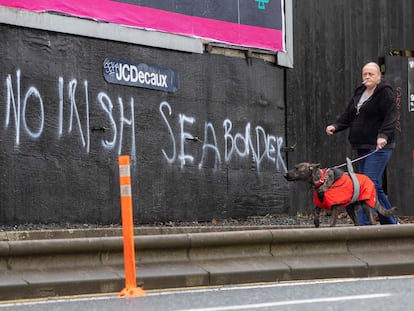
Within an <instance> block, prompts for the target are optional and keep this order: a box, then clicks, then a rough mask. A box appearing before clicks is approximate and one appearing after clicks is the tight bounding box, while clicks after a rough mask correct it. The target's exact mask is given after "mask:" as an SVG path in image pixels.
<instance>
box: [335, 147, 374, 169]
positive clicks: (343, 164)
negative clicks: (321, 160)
mask: <svg viewBox="0 0 414 311" xmlns="http://www.w3.org/2000/svg"><path fill="white" fill-rule="evenodd" d="M378 150H379V149H375V150H374V151H371V152H370V153H367V154H365V155H363V156H361V157H359V158H356V159H353V160H351V163H354V162H358V161H360V160H362V159H365V158H367V157H369V156H370V155H373V154H374V153H375V152H377V151H378ZM345 165H347V162H345V163H342V164H340V165H337V166H333V167H332V168H340V167H342V166H345Z"/></svg>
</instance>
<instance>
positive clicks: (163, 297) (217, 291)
mask: <svg viewBox="0 0 414 311" xmlns="http://www.w3.org/2000/svg"><path fill="white" fill-rule="evenodd" d="M413 290H414V277H413V276H402V277H389V278H366V279H341V280H322V281H307V282H288V283H265V284H253V285H244V286H222V287H213V288H192V289H177V290H168V291H165V290H164V291H148V292H147V295H146V296H145V297H136V298H122V297H118V296H117V295H116V294H113V295H105V296H103V295H99V296H88V297H67V298H58V299H49V300H33V301H9V302H3V303H0V311H5V310H19V311H24V310H31V311H40V310H42V311H48V310H53V311H59V310H61V311H79V310H87V311H94V310H100V311H104V310H119V311H124V310H125V311H129V310H134V311H139V310H145V311H164V310H166V311H167V310H168V311H230V310H236V311H241V310H257V311H268V310H283V311H286V310H312V311H314V310H341V311H347V310H350V311H351V310H352V311H358V310H363V311H369V310H375V311H382V310H384V311H385V310H387V311H389V310H413V308H414V307H413V306H414V295H413V294H412V293H413Z"/></svg>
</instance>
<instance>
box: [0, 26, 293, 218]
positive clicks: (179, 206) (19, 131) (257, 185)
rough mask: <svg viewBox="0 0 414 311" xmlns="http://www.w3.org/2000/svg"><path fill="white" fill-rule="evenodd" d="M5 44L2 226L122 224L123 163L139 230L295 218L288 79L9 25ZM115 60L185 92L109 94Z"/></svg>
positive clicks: (263, 68) (212, 60) (202, 57)
mask: <svg viewBox="0 0 414 311" xmlns="http://www.w3.org/2000/svg"><path fill="white" fill-rule="evenodd" d="M0 34H1V40H0V55H1V61H0V62H1V66H0V81H1V84H0V124H1V126H0V141H1V152H0V165H1V176H2V178H1V180H0V223H2V224H20V223H26V222H29V223H68V224H71V223H102V224H108V223H117V222H119V221H120V203H119V182H118V180H119V177H118V176H119V175H118V163H117V157H118V155H120V154H127V155H130V156H131V160H132V165H131V171H132V180H133V185H132V191H133V200H134V212H135V221H136V222H137V223H155V222H164V221H169V220H183V221H184V220H185V221H196V220H197V221H203V220H211V219H212V218H213V217H216V218H226V217H245V216H249V215H264V214H268V213H280V212H283V211H285V210H286V202H285V201H286V198H287V186H286V182H284V180H283V178H282V173H283V172H284V166H285V162H284V159H283V156H284V154H281V152H280V149H281V147H283V146H284V133H285V93H284V84H283V78H284V70H283V69H282V68H277V67H275V66H274V65H273V64H271V63H267V62H264V61H262V60H258V59H253V60H252V63H251V64H250V63H248V62H246V60H245V59H242V58H233V57H225V56H220V55H210V54H208V53H206V54H190V53H182V52H175V51H169V50H162V49H154V48H150V47H142V46H137V45H130V44H124V43H117V42H111V41H106V40H98V39H91V38H86V37H77V36H72V35H66V34H61V33H54V32H48V31H40V30H34V29H25V28H20V27H14V26H9V25H4V24H3V25H2V24H0ZM105 58H113V59H120V60H126V61H130V62H136V63H145V64H148V65H151V66H157V67H163V68H169V69H173V70H174V71H175V72H176V73H177V74H178V75H179V88H178V90H177V92H175V93H167V92H163V91H157V90H151V89H144V88H137V87H131V86H123V85H117V84H109V83H107V82H106V81H105V80H104V76H103V63H104V60H105ZM193 136H198V137H199V139H200V141H193V140H190V139H188V138H192V137H193ZM226 150H227V153H226ZM278 167H279V168H278Z"/></svg>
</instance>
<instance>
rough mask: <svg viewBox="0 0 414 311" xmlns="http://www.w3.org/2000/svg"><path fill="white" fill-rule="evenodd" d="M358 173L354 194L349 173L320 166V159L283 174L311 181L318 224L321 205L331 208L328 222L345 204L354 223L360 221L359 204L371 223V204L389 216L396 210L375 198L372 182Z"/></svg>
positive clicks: (334, 219) (335, 217) (334, 222)
mask: <svg viewBox="0 0 414 311" xmlns="http://www.w3.org/2000/svg"><path fill="white" fill-rule="evenodd" d="M354 176H356V177H357V179H358V183H359V188H358V189H356V190H358V192H357V193H356V194H357V197H355V198H354V197H353V194H354V190H355V189H354V188H353V181H352V179H351V177H350V176H349V174H348V173H344V172H343V171H342V170H339V169H321V168H320V164H319V163H308V162H303V163H299V164H297V165H295V167H294V168H293V169H291V170H289V171H288V172H287V173H286V175H285V178H286V179H287V180H288V181H297V180H302V181H306V182H308V183H310V184H311V185H312V186H313V188H314V190H315V192H314V197H313V201H314V203H315V210H314V224H315V227H316V228H318V227H319V215H320V210H321V209H328V210H332V221H331V224H330V226H331V227H334V226H335V225H336V220H337V218H338V213H339V208H346V211H347V213H348V215H349V217H350V218H351V220H352V221H353V223H354V225H355V226H358V225H359V222H358V217H357V215H356V212H357V210H358V208H359V207H361V208H362V209H363V211H364V213H365V215H367V217H368V219H369V221H370V224H371V225H374V224H375V221H374V219H373V216H372V212H371V211H372V210H371V208H375V210H376V211H377V212H378V213H380V214H382V215H384V216H391V215H392V214H394V212H395V211H396V208H395V207H393V208H392V209H390V210H387V209H385V208H384V207H383V206H382V205H381V204H380V203H379V201H378V199H377V194H376V191H375V185H374V183H373V182H372V181H371V179H369V178H368V177H367V176H366V175H363V174H354Z"/></svg>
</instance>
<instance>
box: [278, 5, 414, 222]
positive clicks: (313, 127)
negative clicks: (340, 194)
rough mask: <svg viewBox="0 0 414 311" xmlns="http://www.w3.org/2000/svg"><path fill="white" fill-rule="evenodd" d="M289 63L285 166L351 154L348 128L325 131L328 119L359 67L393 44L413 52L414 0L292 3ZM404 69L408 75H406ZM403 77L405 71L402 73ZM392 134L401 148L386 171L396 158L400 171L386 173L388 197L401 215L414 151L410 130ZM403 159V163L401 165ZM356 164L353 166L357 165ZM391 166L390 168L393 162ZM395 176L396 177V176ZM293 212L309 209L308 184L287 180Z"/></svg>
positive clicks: (409, 195)
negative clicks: (288, 148)
mask: <svg viewBox="0 0 414 311" xmlns="http://www.w3.org/2000/svg"><path fill="white" fill-rule="evenodd" d="M293 6H294V7H293V23H294V69H292V70H287V75H286V76H287V79H286V87H287V92H286V94H287V129H288V130H287V133H286V135H287V143H288V144H294V143H297V148H296V152H294V153H291V154H289V161H288V163H289V165H290V166H291V165H293V164H294V163H298V162H301V161H312V162H321V165H322V166H323V167H329V166H333V165H337V164H341V163H344V162H345V158H346V157H347V156H348V157H350V158H353V157H355V154H354V153H353V151H352V150H351V149H350V147H349V143H348V140H347V134H348V133H347V131H345V132H343V133H340V134H338V135H335V136H333V137H328V136H327V135H326V134H325V127H326V125H327V124H329V123H330V122H332V121H333V120H335V118H336V117H337V116H338V115H339V114H340V113H341V112H342V111H343V109H344V108H345V106H346V104H347V102H348V100H349V98H350V96H351V95H352V92H353V90H354V88H355V87H356V86H357V85H358V84H359V83H360V82H361V68H362V66H363V65H364V64H365V63H367V62H369V61H379V62H383V61H384V60H383V58H384V57H385V56H387V55H390V53H391V51H392V50H414V36H413V35H412V34H413V33H414V20H413V18H412V16H413V14H414V2H413V1H410V0H399V1H387V0H364V1H358V0H342V1H339V0H338V1H330V0H319V1H318V0H312V1H300V0H294V1H293ZM405 74H406V73H405ZM402 75H404V73H402ZM407 106H408V103H402V104H401V109H405V110H404V111H403V110H401V113H402V117H404V118H406V119H405V121H404V122H408V123H409V122H411V123H412V122H413V113H412V112H411V114H408V111H407ZM410 120H411V121H410ZM409 128H410V127H408V128H407V127H406V130H405V131H403V132H401V131H398V133H397V142H398V143H399V146H398V149H397V150H396V153H395V154H394V157H393V158H392V160H391V163H390V167H389V170H388V171H390V170H393V165H396V164H397V163H399V164H398V170H399V171H401V170H402V171H403V172H404V174H402V176H401V174H394V173H393V174H392V175H389V176H388V177H389V178H388V180H387V182H388V183H389V184H390V183H392V184H393V186H392V187H388V190H389V197H390V200H391V203H392V204H394V205H397V206H398V207H399V208H400V213H401V214H406V215H409V214H411V215H413V214H414V206H413V203H412V202H413V201H414V197H413V191H412V187H410V185H412V182H413V175H412V173H411V172H409V173H408V171H409V170H411V166H412V161H413V160H412V150H413V149H414V133H413V132H412V131H409ZM401 162H402V163H405V164H404V165H403V164H401ZM356 167H357V165H356ZM394 167H395V166H394ZM398 175H399V176H398ZM289 194H290V195H289V197H290V200H289V201H290V204H289V206H290V210H291V211H292V212H297V211H309V210H310V208H311V200H310V190H309V188H307V187H305V186H301V185H297V184H289Z"/></svg>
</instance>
